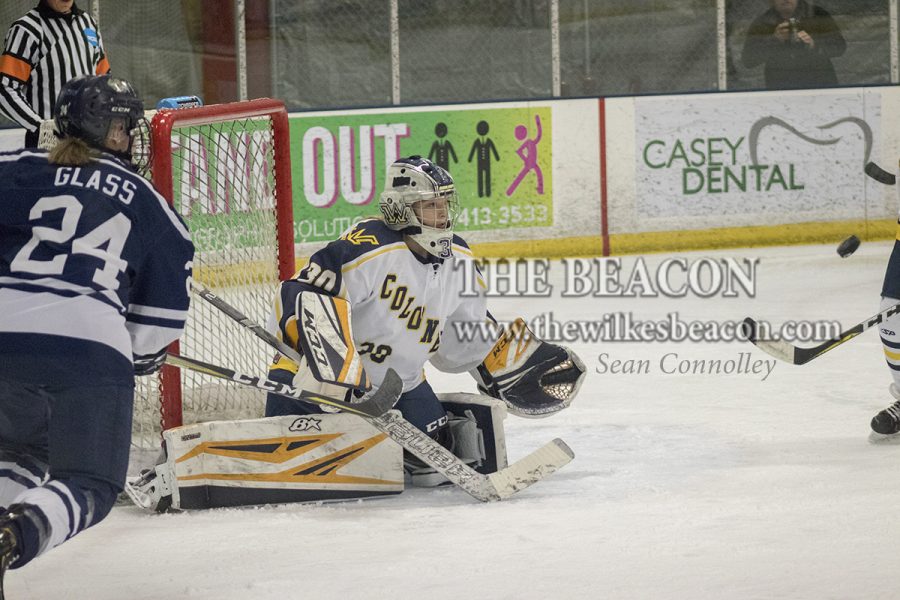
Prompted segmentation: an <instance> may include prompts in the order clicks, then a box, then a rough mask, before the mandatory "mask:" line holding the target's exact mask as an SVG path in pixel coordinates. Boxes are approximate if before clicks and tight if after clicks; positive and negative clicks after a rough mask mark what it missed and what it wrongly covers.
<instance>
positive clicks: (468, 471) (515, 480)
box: [198, 292, 575, 502]
mask: <svg viewBox="0 0 900 600" xmlns="http://www.w3.org/2000/svg"><path fill="white" fill-rule="evenodd" d="M198 293H199V292H198ZM207 296H212V297H213V298H215V300H216V301H215V302H212V300H211V298H208V297H207ZM201 297H202V298H204V299H205V300H207V301H209V302H210V303H211V304H212V305H213V306H215V307H216V308H219V309H221V310H222V312H224V313H225V314H226V315H228V316H229V317H231V318H232V319H234V320H235V321H236V322H238V323H239V324H240V325H241V326H242V327H246V328H247V329H249V330H250V331H252V332H253V333H254V334H256V335H257V337H259V338H260V339H261V340H263V341H264V342H266V343H267V344H269V345H270V346H272V347H273V348H275V349H276V350H278V351H279V352H281V353H282V354H284V355H285V356H286V357H288V358H290V359H291V360H293V361H295V362H299V360H300V355H299V354H297V352H296V351H295V350H294V349H293V348H291V347H290V346H287V345H286V344H283V343H281V342H280V341H279V340H278V339H277V338H275V336H273V335H271V334H270V333H269V332H268V331H266V330H265V329H263V328H262V327H260V326H259V325H257V324H256V323H254V322H253V321H252V320H251V319H250V318H249V317H247V316H245V315H244V314H243V313H241V312H240V311H239V310H238V309H236V308H234V307H233V306H231V305H230V304H228V303H227V302H226V301H225V300H222V299H221V298H219V297H217V296H215V295H214V294H212V293H207V294H206V295H203V294H201ZM226 306H227V307H228V309H229V310H228V311H226V310H224V308H223V307H226ZM239 383H240V382H239ZM275 393H278V392H275ZM369 422H370V423H372V425H374V426H375V427H376V428H378V430H379V431H382V432H384V433H386V434H388V436H390V438H391V439H392V440H394V441H395V442H396V443H397V444H399V445H400V446H402V447H403V449H404V450H406V451H408V452H409V453H410V454H413V455H414V456H416V457H417V458H419V459H420V460H421V461H422V462H424V463H425V464H427V465H428V466H430V467H432V468H433V469H434V470H436V471H437V472H438V473H440V474H441V475H443V476H444V477H446V478H447V479H449V480H450V481H451V482H452V483H453V484H455V485H456V486H458V487H460V488H462V489H463V491H465V492H466V493H468V494H469V495H470V496H472V497H473V498H475V499H477V500H481V501H482V502H491V501H495V500H503V499H505V498H509V497H510V496H512V495H513V494H515V493H516V492H518V491H520V490H523V489H525V488H527V487H528V486H530V485H531V484H533V483H536V482H538V481H540V480H541V479H543V478H544V477H546V476H547V475H550V474H551V473H553V472H555V471H556V470H558V469H560V468H562V467H564V466H565V465H567V464H568V463H569V462H571V461H572V459H573V458H575V454H574V453H573V452H572V449H571V448H569V446H568V445H567V444H566V443H565V442H564V441H562V440H561V439H559V438H556V439H554V440H552V441H550V442H547V443H546V444H544V445H543V446H541V447H540V448H538V449H537V450H535V451H533V452H532V453H531V454H529V455H528V456H526V457H524V458H522V459H519V460H518V461H516V462H515V463H513V464H511V465H509V466H507V467H506V468H505V469H500V470H499V471H497V472H495V473H490V474H488V475H485V474H482V473H479V472H477V471H475V470H474V469H473V468H472V467H470V466H469V465H467V464H466V463H464V462H463V461H461V460H460V459H459V458H458V457H457V456H456V455H455V454H453V453H452V452H451V451H449V450H447V449H446V448H444V447H443V446H442V445H441V444H439V443H438V442H436V441H435V440H434V439H433V438H431V437H430V436H429V435H428V434H426V433H425V432H423V431H422V430H420V429H419V428H418V427H416V426H415V425H413V424H412V423H410V422H409V421H407V420H406V419H404V418H403V417H402V416H401V415H400V414H399V413H398V412H393V411H392V412H388V413H385V414H384V415H382V416H381V417H378V418H373V419H369Z"/></svg>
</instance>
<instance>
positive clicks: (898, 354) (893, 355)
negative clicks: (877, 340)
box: [883, 348, 900, 360]
mask: <svg viewBox="0 0 900 600" xmlns="http://www.w3.org/2000/svg"><path fill="white" fill-rule="evenodd" d="M883 350H884V355H885V356H887V357H888V358H889V359H891V360H900V352H891V351H890V350H888V349H887V348H884V349H883Z"/></svg>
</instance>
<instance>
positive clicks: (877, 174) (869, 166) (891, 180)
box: [863, 161, 897, 185]
mask: <svg viewBox="0 0 900 600" xmlns="http://www.w3.org/2000/svg"><path fill="white" fill-rule="evenodd" d="M863 171H865V173H866V175H868V176H869V177H871V178H872V179H874V180H875V181H877V182H879V183H883V184H884V185H895V184H896V183H897V176H896V175H894V174H893V173H888V172H887V171H885V170H884V169H882V168H881V167H879V166H878V165H876V164H875V163H874V162H871V161H870V162H868V163H866V166H865V168H864V169H863Z"/></svg>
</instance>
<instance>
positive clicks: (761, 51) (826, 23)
mask: <svg viewBox="0 0 900 600" xmlns="http://www.w3.org/2000/svg"><path fill="white" fill-rule="evenodd" d="M769 3H770V4H771V7H770V8H769V10H767V11H766V12H764V13H763V14H761V15H760V16H759V17H757V18H756V20H754V21H753V23H752V24H751V25H750V29H749V30H748V31H747V39H746V41H745V42H744V51H743V54H742V57H741V58H742V61H743V63H744V66H745V67H748V68H752V67H756V66H757V65H760V64H764V65H765V71H764V72H765V80H766V87H767V88H768V89H780V90H784V89H797V88H816V87H827V86H834V85H837V83H838V80H837V74H836V73H835V71H834V65H832V64H831V59H832V58H834V57H836V56H840V55H841V54H843V53H844V51H845V50H846V49H847V42H846V41H845V40H844V36H843V35H841V32H840V30H839V29H838V26H837V23H835V21H834V19H833V18H832V17H831V15H830V14H829V13H828V11H826V10H825V9H824V8H821V7H819V6H816V5H814V4H812V3H810V2H807V0H769Z"/></svg>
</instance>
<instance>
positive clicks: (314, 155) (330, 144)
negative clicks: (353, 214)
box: [303, 123, 409, 208]
mask: <svg viewBox="0 0 900 600" xmlns="http://www.w3.org/2000/svg"><path fill="white" fill-rule="evenodd" d="M337 130H338V134H337V139H335V136H334V133H332V131H331V130H329V129H327V128H325V127H310V128H309V129H308V130H307V131H306V133H305V134H304V135H303V194H304V195H305V196H306V201H307V202H309V203H310V204H311V205H313V206H315V207H316V208H327V207H329V206H331V205H332V204H334V203H335V202H336V201H337V199H338V196H339V195H340V196H341V197H343V198H344V200H346V201H347V202H348V203H349V204H353V205H357V206H362V205H365V204H369V203H370V202H371V201H372V199H373V198H374V197H375V143H376V141H375V140H376V138H380V139H381V140H382V143H383V144H384V162H385V164H384V168H385V170H387V167H388V166H390V165H391V163H393V162H394V161H395V160H397V158H398V157H399V156H400V140H401V139H403V138H405V137H409V125H407V124H406V123H390V124H382V125H360V126H359V127H358V128H354V127H350V126H347V125H342V126H340V127H338V128H337Z"/></svg>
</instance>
